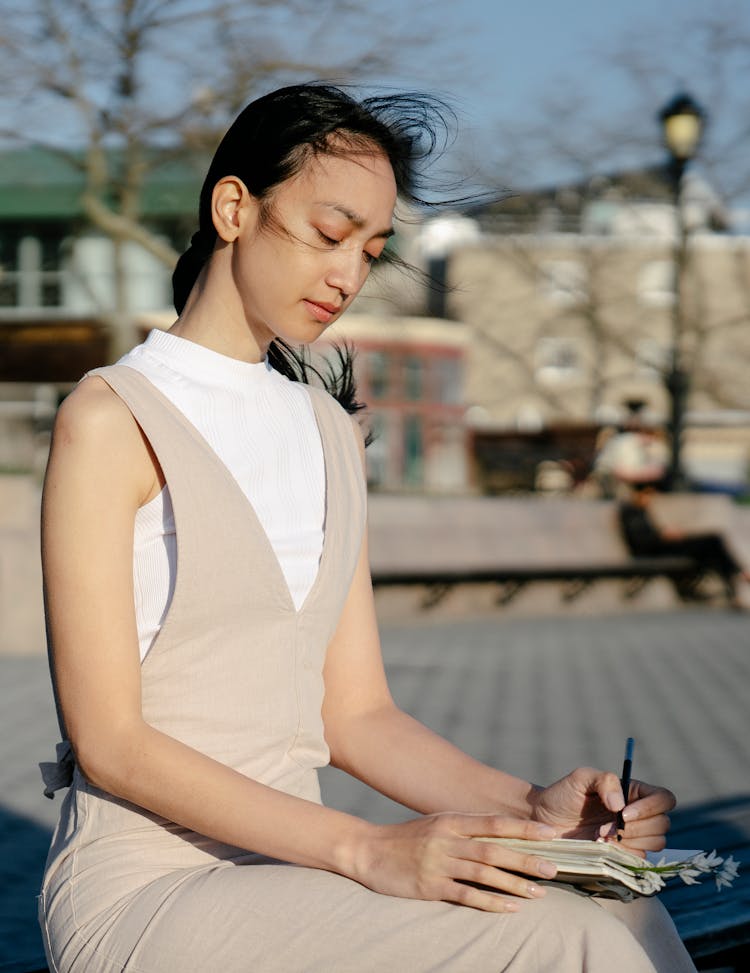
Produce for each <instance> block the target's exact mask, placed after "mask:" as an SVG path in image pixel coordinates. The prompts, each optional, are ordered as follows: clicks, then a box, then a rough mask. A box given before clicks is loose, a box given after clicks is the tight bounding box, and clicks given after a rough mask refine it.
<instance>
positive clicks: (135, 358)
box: [119, 331, 325, 659]
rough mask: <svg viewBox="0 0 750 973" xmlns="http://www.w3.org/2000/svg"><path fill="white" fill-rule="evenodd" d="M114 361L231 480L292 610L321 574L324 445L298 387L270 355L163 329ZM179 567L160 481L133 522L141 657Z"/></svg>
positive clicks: (303, 391) (168, 502) (302, 388)
mask: <svg viewBox="0 0 750 973" xmlns="http://www.w3.org/2000/svg"><path fill="white" fill-rule="evenodd" d="M119 364H123V365H129V366H130V367H131V368H135V369H137V370H138V371H139V372H141V373H142V374H143V375H145V376H146V378H148V379H149V380H150V381H151V382H152V383H153V384H154V385H155V386H156V387H157V388H158V389H159V391H160V392H162V393H163V394H164V395H166V396H167V398H168V399H170V400H171V401H172V402H173V403H174V405H176V406H177V408H178V409H179V410H180V411H181V412H182V413H183V414H184V415H185V417H186V418H187V419H188V420H189V421H190V422H191V423H192V424H193V425H194V426H195V428H196V429H197V430H198V432H199V433H200V434H201V435H202V436H203V438H204V439H205V440H206V441H207V442H208V444H209V445H210V446H211V448H212V449H213V450H214V452H215V453H216V454H217V456H218V457H219V459H220V460H221V461H222V462H223V463H224V465H225V466H226V467H227V469H228V470H229V472H230V473H231V474H232V476H233V477H234V478H235V479H236V481H237V483H238V484H239V486H240V488H241V489H242V491H243V493H244V494H245V496H246V497H247V498H248V500H249V501H250V503H251V504H252V507H253V509H254V510H255V513H256V515H257V517H258V519H259V521H260V523H261V525H262V527H263V529H264V530H265V532H266V534H267V536H268V540H269V541H270V544H271V547H272V548H273V550H274V552H275V554H276V557H277V558H278V561H279V565H280V567H281V570H282V572H283V574H284V577H285V579H286V582H287V585H288V587H289V592H290V594H291V596H292V600H293V602H294V605H295V607H296V608H297V609H299V608H300V607H301V605H302V603H303V602H304V600H305V598H306V597H307V594H308V592H309V591H310V588H311V587H312V585H313V582H314V581H315V577H316V575H317V572H318V565H319V562H320V555H321V552H322V549H323V527H324V519H325V466H324V461H323V447H322V443H321V441H320V432H319V431H318V426H317V422H316V420H315V413H314V411H313V408H312V403H311V401H310V396H309V394H308V392H307V389H306V388H305V386H304V385H302V384H300V383H298V382H290V381H289V380H288V379H286V378H284V377H283V376H282V375H280V374H279V372H277V371H276V370H275V369H273V368H271V366H270V365H269V364H268V362H267V361H263V362H260V363H257V364H254V363H250V362H243V361H238V360H236V359H234V358H228V357H226V356H225V355H220V354H218V353H217V352H215V351H211V350H209V349H208V348H204V347H203V346H202V345H198V344H195V342H192V341H187V340H186V339H185V338H178V337H177V336H176V335H173V334H168V333H167V332H164V331H152V332H150V334H149V336H148V338H147V339H146V341H145V342H144V343H143V344H142V345H138V347H137V348H134V349H133V350H132V351H130V352H128V353H127V354H126V355H125V356H124V357H123V358H121V359H120V362H119ZM176 565H177V548H176V542H175V524H174V515H173V512H172V502H171V500H170V497H169V491H168V489H167V487H165V488H164V489H163V490H162V491H161V493H160V494H159V495H158V496H156V497H154V499H153V500H151V501H150V502H149V503H147V504H146V505H145V506H143V507H141V508H140V510H139V511H138V512H137V515H136V520H135V534H134V546H133V579H134V583H135V611H136V621H137V626H138V641H139V643H140V649H141V659H143V658H144V657H145V655H146V653H147V652H148V650H149V648H150V647H151V644H152V643H153V641H154V638H155V637H156V635H157V633H158V632H159V629H160V628H161V624H162V622H163V620H164V618H165V616H166V613H167V609H168V607H169V603H170V601H171V598H172V594H173V592H174V582H175V574H176Z"/></svg>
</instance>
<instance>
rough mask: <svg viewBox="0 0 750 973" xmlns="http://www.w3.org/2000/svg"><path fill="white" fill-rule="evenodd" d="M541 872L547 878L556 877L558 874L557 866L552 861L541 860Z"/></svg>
mask: <svg viewBox="0 0 750 973" xmlns="http://www.w3.org/2000/svg"><path fill="white" fill-rule="evenodd" d="M539 874H540V875H544V877H545V878H554V877H555V875H557V866H556V865H553V864H552V862H539Z"/></svg>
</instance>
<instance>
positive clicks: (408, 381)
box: [404, 355, 424, 401]
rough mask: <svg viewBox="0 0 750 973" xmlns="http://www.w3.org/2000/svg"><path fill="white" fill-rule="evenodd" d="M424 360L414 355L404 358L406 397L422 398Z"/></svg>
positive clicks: (412, 398)
mask: <svg viewBox="0 0 750 973" xmlns="http://www.w3.org/2000/svg"><path fill="white" fill-rule="evenodd" d="M423 376H424V370H423V368H422V361H421V359H419V358H416V357H414V356H413V355H410V356H408V357H407V358H406V359H405V360H404V397H405V398H407V399H411V400H413V401H415V400H417V399H421V398H422V385H423V382H422V379H423Z"/></svg>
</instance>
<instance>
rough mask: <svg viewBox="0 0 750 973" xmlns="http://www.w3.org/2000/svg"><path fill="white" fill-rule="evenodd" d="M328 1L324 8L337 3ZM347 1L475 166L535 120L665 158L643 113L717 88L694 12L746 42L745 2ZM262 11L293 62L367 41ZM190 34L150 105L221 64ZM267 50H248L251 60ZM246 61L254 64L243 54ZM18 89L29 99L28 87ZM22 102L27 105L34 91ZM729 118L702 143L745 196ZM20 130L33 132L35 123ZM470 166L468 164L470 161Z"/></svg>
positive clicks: (538, 171)
mask: <svg viewBox="0 0 750 973" xmlns="http://www.w3.org/2000/svg"><path fill="white" fill-rule="evenodd" d="M103 2H106V0H103ZM307 2H309V4H310V7H309V10H310V13H309V15H308V14H307V13H306V10H307V9H308V8H307V6H306V3H307ZM329 2H330V3H331V4H332V5H333V9H335V3H336V0H329ZM179 4H180V5H181V6H182V7H183V8H188V9H190V8H193V9H196V8H202V9H205V8H206V7H209V6H210V4H211V0H179ZM349 4H350V6H351V7H354V8H357V9H359V10H361V11H364V12H365V13H367V14H368V15H369V16H370V17H371V28H372V36H373V37H378V36H379V33H378V32H379V30H382V29H383V28H384V29H385V30H388V29H390V31H391V34H392V35H395V40H393V41H392V43H391V51H390V53H391V59H392V61H393V64H392V66H391V67H390V68H388V69H387V70H385V71H384V72H383V73H382V74H379V75H377V76H376V77H377V81H379V82H381V83H385V84H386V85H389V86H393V87H407V88H411V87H417V88H420V89H427V90H431V91H437V92H440V93H444V94H446V95H448V96H449V98H450V99H451V101H452V103H453V104H454V106H455V108H456V111H457V114H458V117H459V123H460V136H459V140H458V143H457V150H458V152H459V153H460V154H461V155H462V163H463V157H465V156H467V155H468V156H469V157H470V156H471V153H472V152H475V153H476V155H477V158H478V160H479V163H482V164H483V163H484V162H486V161H487V160H491V161H492V160H493V159H495V158H496V157H498V158H502V157H503V155H505V156H508V155H509V154H511V153H512V150H513V149H514V148H515V147H516V142H517V141H518V143H519V144H520V139H519V132H520V131H521V129H523V127H524V126H527V125H529V124H530V123H531V122H532V121H534V120H536V121H537V122H541V124H542V125H545V126H547V128H548V129H549V128H551V127H552V126H556V127H557V128H558V129H559V130H560V131H562V132H563V134H564V135H567V136H568V138H569V140H572V141H573V143H575V139H576V138H580V139H581V140H584V141H585V140H586V139H587V138H588V135H587V134H586V133H587V129H586V125H588V126H589V129H588V131H592V129H591V125H592V124H593V122H592V119H598V124H600V125H603V126H604V127H605V128H607V129H608V138H609V143H610V144H611V143H613V141H617V139H616V138H614V136H616V135H617V134H618V127H619V128H620V129H621V130H622V131H621V133H620V135H623V134H625V135H627V136H628V137H629V138H630V144H631V158H630V159H629V160H627V161H629V162H636V164H637V163H640V164H649V163H653V162H656V161H659V160H660V159H661V158H663V152H662V150H661V147H660V144H659V131H658V127H657V124H656V121H655V115H656V112H657V110H658V108H659V107H661V105H663V104H664V103H665V102H666V101H667V100H668V99H669V98H670V97H671V96H672V95H673V94H674V93H675V92H676V91H677V89H678V88H680V87H682V86H687V87H688V88H689V89H691V91H692V93H693V94H694V95H695V96H696V97H697V98H698V100H703V101H704V102H706V103H708V104H710V105H711V107H712V111H714V109H715V107H716V101H717V99H716V92H715V91H710V90H708V88H709V87H710V86H709V85H708V84H707V82H706V77H705V71H703V69H702V68H700V67H696V50H697V40H696V37H697V34H696V31H695V29H694V26H693V25H694V21H695V19H696V18H700V17H705V16H707V14H708V13H714V12H715V11H717V10H721V11H725V12H726V13H725V18H724V20H725V23H726V24H727V25H728V26H729V28H730V34H732V33H733V34H734V35H739V34H740V33H741V31H743V30H744V31H746V32H747V34H748V36H750V0H709V2H707V0H659V2H658V3H657V2H655V0H521V2H518V0H514V2H504V0H380V2H379V3H378V4H373V3H372V0H356V2H352V0H349ZM260 9H261V10H262V11H265V12H266V13H264V14H263V16H270V17H272V18H276V19H277V20H278V24H277V26H278V27H279V28H280V29H279V31H278V33H279V36H281V37H284V38H285V39H286V41H288V42H289V44H290V45H291V48H292V51H293V54H294V56H295V57H297V58H298V59H300V60H304V61H305V63H309V62H312V63H315V62H316V58H317V57H318V56H319V55H321V53H322V58H321V60H322V63H329V62H328V61H326V58H332V59H334V60H335V58H336V57H339V58H341V57H342V56H344V57H346V56H347V55H351V52H352V51H353V52H355V54H356V52H357V51H358V50H361V49H362V48H363V47H366V45H367V43H368V42H369V41H371V39H372V38H371V37H370V36H369V33H368V30H367V28H365V29H363V28H362V26H361V21H360V22H359V24H360V25H359V26H357V23H358V22H356V21H351V20H350V19H347V18H342V17H339V18H337V17H335V16H332V15H329V14H328V9H329V8H328V6H327V4H326V3H324V2H323V0H305V2H302V0H298V2H296V3H295V4H294V5H292V4H290V3H283V2H279V3H277V4H272V5H266V4H263V5H262V6H261V8H260ZM247 11H248V13H247V17H248V22H249V23H251V24H252V25H253V29H257V28H256V26H255V24H256V20H254V19H253V18H255V17H256V16H257V15H256V13H255V8H254V7H253V5H252V4H251V3H248V5H247ZM321 11H323V13H321ZM268 12H270V13H268ZM353 24H354V26H353ZM313 25H316V26H317V31H316V27H315V26H313ZM735 27H736V29H735ZM200 42H201V36H200V35H196V36H195V37H194V38H193V39H192V40H191V42H190V43H184V38H183V42H181V41H180V40H179V39H178V40H177V42H176V46H175V49H174V50H173V51H171V52H168V51H167V50H166V49H163V48H158V49H156V50H155V51H154V52H153V62H152V65H151V67H152V68H153V70H150V71H149V72H148V82H147V83H148V86H149V90H148V93H147V95H148V98H149V99H151V100H157V101H158V99H163V98H165V97H166V98H167V99H168V98H169V92H170V87H169V80H168V77H167V73H168V68H165V65H169V64H170V63H171V64H172V65H173V66H174V64H176V63H179V64H181V65H182V67H183V69H184V70H185V71H187V72H189V73H188V83H190V81H191V80H193V81H194V83H195V84H196V85H198V86H200V73H201V69H202V68H203V67H204V66H205V64H206V63H211V62H212V61H215V60H216V59H217V58H218V59H220V58H221V49H220V48H219V49H218V50H217V49H216V48H214V47H212V48H211V49H210V50H208V51H207V53H206V54H205V55H201V48H200ZM624 48H627V49H628V50H630V51H631V52H632V51H633V50H635V49H642V50H644V51H645V55H644V63H647V64H648V65H649V66H650V68H652V69H653V68H654V66H657V71H656V74H655V75H654V77H652V79H651V80H652V83H651V88H650V90H649V91H648V92H647V94H645V95H644V91H643V90H641V91H640V93H639V99H638V98H636V97H635V96H634V87H633V83H632V79H631V80H630V81H628V79H627V76H626V73H625V72H623V71H622V70H621V69H620V68H619V67H618V64H617V62H616V58H615V54H616V53H617V51H618V50H622V49H624ZM745 50H746V51H747V52H748V53H745ZM745 50H743V51H740V52H739V53H738V52H737V51H735V52H734V53H733V54H732V55H731V56H729V57H727V58H725V59H724V60H725V63H724V65H723V66H724V68H725V69H726V73H727V82H728V83H727V85H726V86H725V87H726V89H727V90H729V91H731V92H732V93H733V94H732V97H733V98H734V100H735V101H737V100H738V99H740V98H741V93H742V92H745V91H747V92H748V96H747V97H748V98H750V84H748V78H747V74H748V68H749V67H750V43H748V44H747V45H746V49H745ZM196 52H197V53H196ZM89 53H92V52H91V51H90V52H89ZM93 53H94V54H95V53H96V52H93ZM265 53H266V52H265V50H262V51H261V52H260V54H261V56H263V55H264V54H265ZM270 53H271V55H272V56H273V53H274V52H273V51H271V52H270ZM170 54H171V57H172V60H171V61H170V56H169V55H170ZM201 56H203V57H204V60H203V61H201V60H200V57H201ZM248 56H249V57H250V58H252V57H253V52H252V51H250V52H248ZM196 58H199V59H198V60H196ZM251 63H252V62H251ZM184 85H185V75H184V74H183V75H180V74H175V73H174V72H173V75H172V88H171V95H172V97H177V98H178V99H184V94H185V87H184ZM25 91H26V94H27V97H28V96H29V88H28V86H26V88H25ZM30 97H31V99H32V101H33V99H34V95H33V91H32V92H31V95H30ZM0 100H2V99H1V96H0ZM550 100H553V101H556V105H555V107H554V109H550V108H549V104H548V103H549V101H550ZM545 105H546V107H545ZM1 107H2V106H0V108H1ZM32 108H33V105H32ZM743 109H744V111H742V112H740V111H738V110H735V112H734V117H735V118H736V117H740V116H742V117H743V118H744V117H750V105H748V104H744V105H743ZM730 116H731V112H730V111H729V110H728V105H727V104H724V103H723V102H722V106H721V111H720V112H716V111H714V114H713V117H712V124H711V128H710V135H711V139H710V144H708V145H707V146H706V148H707V149H709V148H713V151H714V155H715V156H717V157H719V158H720V162H721V164H722V165H723V167H724V172H723V174H722V175H721V176H720V181H724V180H725V179H726V178H727V173H728V166H730V165H731V164H732V163H734V162H736V161H737V160H738V158H739V156H741V155H742V154H743V153H744V157H743V160H742V162H743V165H744V167H745V169H746V171H747V173H748V179H747V181H748V187H747V194H749V195H750V138H747V139H744V141H743V143H742V145H740V144H739V143H735V144H734V145H733V146H732V147H731V150H727V151H725V150H724V149H725V146H724V145H723V144H722V137H726V136H727V135H728V132H729V129H728V128H727V122H726V118H727V117H730ZM40 117H41V118H42V119H43V124H44V127H45V131H46V127H47V126H48V125H50V124H53V125H57V126H58V127H59V126H60V125H61V124H62V123H63V119H64V117H65V116H64V112H60V111H58V110H56V111H55V112H46V113H45V112H43V111H42V112H41V113H40ZM24 124H25V125H29V117H28V115H24V116H23V117H22V120H21V126H23V125H24ZM29 127H30V128H31V129H33V125H29ZM70 131H71V132H72V133H73V134H71V135H70V136H69V137H70V139H71V140H72V141H75V140H79V139H80V133H79V134H75V131H74V129H73V128H71V130H70ZM570 132H575V133H576V134H575V135H569V133H570ZM633 135H635V136H636V137H637V140H638V146H637V151H634V150H633V148H632V145H633V138H632V136H633ZM620 141H621V142H622V141H624V139H623V138H620ZM607 151H609V148H608V147H607ZM705 154H706V156H707V155H708V153H705ZM456 158H457V156H456ZM473 161H474V160H472V159H471V158H469V167H471V165H472V163H473ZM512 161H514V162H515V169H516V171H509V173H508V175H509V179H510V180H512V181H513V183H514V185H518V184H519V182H520V183H521V184H523V183H524V182H525V183H527V184H530V183H536V184H539V183H540V182H545V181H547V182H550V181H555V180H560V179H564V178H565V174H564V172H563V169H564V166H563V164H562V162H561V159H560V156H559V153H558V154H555V152H553V151H552V150H551V149H550V147H549V145H545V144H539V143H537V150H536V151H535V152H531V151H530V150H528V147H527V158H522V157H520V156H519V154H518V153H516V159H515V160H512ZM596 164H597V166H601V167H602V168H604V169H605V170H607V171H612V170H613V169H615V168H617V167H622V166H623V159H622V157H619V158H616V157H615V156H612V157H608V156H607V154H606V152H603V151H602V147H601V146H599V157H598V158H597V160H596ZM457 165H458V164H457Z"/></svg>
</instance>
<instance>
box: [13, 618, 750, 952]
mask: <svg viewBox="0 0 750 973" xmlns="http://www.w3.org/2000/svg"><path fill="white" fill-rule="evenodd" d="M383 644H384V654H385V658H386V664H387V667H388V671H389V677H390V680H391V685H392V688H393V692H394V695H395V697H396V699H397V700H398V701H399V703H400V704H401V705H402V706H403V707H404V708H405V709H407V710H408V711H409V712H411V713H413V714H414V715H415V716H417V717H418V718H420V719H422V720H423V721H424V722H425V723H427V724H428V725H430V726H432V727H433V728H435V729H436V730H438V731H440V732H441V733H443V734H445V735H446V736H449V737H450V738H451V739H452V740H454V741H455V742H456V743H458V744H459V745H460V746H462V747H463V748H464V749H466V750H468V751H469V752H470V753H472V754H474V755H475V756H477V757H479V758H480V759H483V760H487V761H489V762H493V763H495V764H497V765H498V766H502V767H503V768H504V769H506V770H508V771H510V772H512V773H518V774H521V775H524V776H527V777H529V778H531V779H532V780H535V781H539V782H548V781H551V780H553V779H555V778H556V777H558V776H560V775H562V774H564V773H565V772H566V771H567V770H569V769H571V768H572V767H573V766H575V765H577V764H586V763H590V764H593V765H598V766H603V767H612V768H613V769H619V764H620V762H621V759H622V748H623V743H624V740H625V737H626V736H628V735H632V736H635V737H636V739H637V750H636V757H635V762H636V773H637V775H638V776H642V777H644V778H646V779H651V780H655V781H662V782H664V783H666V784H668V785H669V786H671V787H672V788H673V789H674V790H675V791H676V792H677V793H678V795H679V796H680V799H681V806H682V808H683V810H681V811H680V813H679V814H678V815H677V816H676V818H675V823H676V830H675V837H677V838H679V841H674V842H673V844H675V845H679V846H682V847H708V846H710V847H714V846H719V847H721V846H722V843H729V844H733V845H737V844H739V843H741V842H742V841H744V842H745V844H750V743H749V741H750V706H748V696H749V693H748V690H749V689H750V627H749V622H748V619H747V617H746V616H744V615H736V614H732V613H728V612H723V611H717V610H682V611H674V612H672V611H666V612H658V613H651V614H646V613H644V614H635V613H628V614H621V615H610V616H594V617H585V616H575V617H565V618H555V617H538V618H509V617H507V616H505V617H504V616H503V615H502V614H501V613H499V612H498V613H497V614H495V615H493V616H489V615H485V616H483V617H474V618H464V619H451V618H448V619H446V618H441V617H435V616H430V615H429V614H428V615H422V616H419V617H416V618H414V619H412V620H402V621H399V622H398V623H393V622H391V623H388V624H386V625H385V626H384V628H383ZM56 738H57V737H56V725H55V717H54V711H53V706H52V702H51V695H50V689H49V677H48V673H47V666H46V660H45V659H44V657H43V656H41V655H33V656H26V657H14V656H0V796H1V797H2V800H0V969H2V966H3V964H7V963H10V962H11V961H14V960H20V959H27V958H28V959H32V958H34V957H38V956H39V955H40V944H39V937H38V932H37V928H36V923H35V902H34V896H35V891H36V887H37V885H38V881H39V876H40V874H41V869H42V864H43V858H44V853H45V851H46V846H47V843H48V841H49V834H50V830H51V827H52V825H53V822H54V819H55V817H56V814H57V805H58V800H59V796H58V799H57V800H56V801H54V802H52V801H48V800H46V799H45V798H44V797H43V796H42V794H41V788H40V784H39V779H38V774H37V771H36V763H37V761H39V760H46V759H51V756H52V753H53V747H54V743H55V741H56ZM322 780H323V788H324V796H325V798H326V800H327V802H328V803H331V804H334V805H336V806H339V807H342V808H344V809H347V810H350V811H352V812H354V813H357V814H361V815H363V816H365V817H368V818H371V819H372V820H379V821H392V820H398V819H402V818H403V817H404V816H405V812H404V811H403V809H402V808H398V807H397V806H395V805H393V804H391V803H390V802H389V801H387V800H385V799H384V798H382V797H380V796H378V795H375V794H373V793H372V792H371V791H369V790H368V789H367V788H366V787H364V786H363V785H360V784H358V783H357V782H353V781H350V780H348V779H345V778H344V777H343V775H341V774H339V773H338V772H337V771H334V770H326V771H324V772H323V775H322ZM692 842H698V843H692ZM745 870H746V873H750V861H748V862H747V863H746V866H745ZM745 877H746V879H747V875H746V876H745ZM692 892H693V890H691V889H685V894H684V895H683V896H682V899H681V900H680V899H679V896H678V897H677V899H678V900H679V901H678V902H677V907H678V911H679V908H682V906H680V901H682V902H684V900H685V896H686V895H689V894H691V893H692ZM723 894H724V895H725V896H726V895H727V893H723ZM730 894H731V895H732V899H729V898H728V897H727V898H726V899H724V900H722V902H724V903H731V904H732V908H737V907H738V904H740V905H741V907H742V908H747V910H748V911H749V912H750V882H748V881H743V882H742V884H741V886H740V888H739V890H737V891H733V892H732V893H730ZM677 918H678V925H679V919H680V917H679V915H678V916H677Z"/></svg>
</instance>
